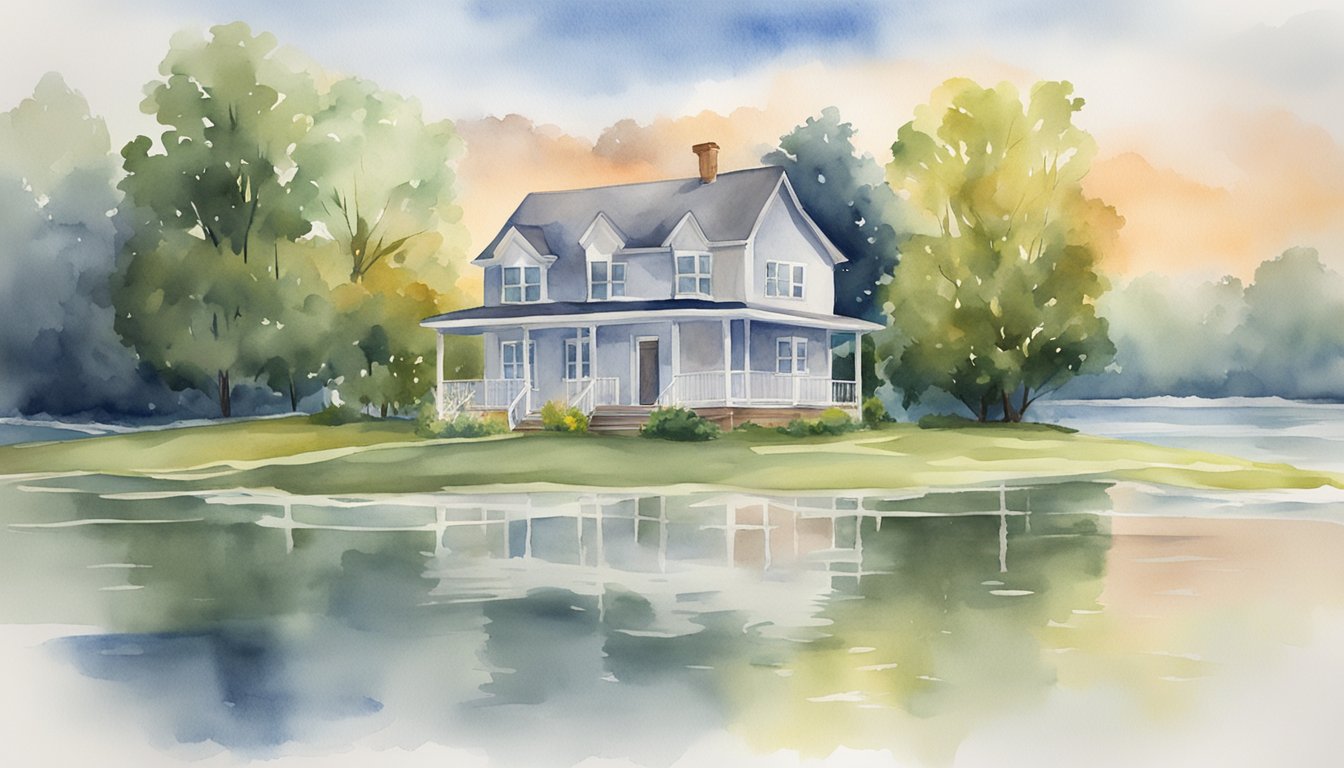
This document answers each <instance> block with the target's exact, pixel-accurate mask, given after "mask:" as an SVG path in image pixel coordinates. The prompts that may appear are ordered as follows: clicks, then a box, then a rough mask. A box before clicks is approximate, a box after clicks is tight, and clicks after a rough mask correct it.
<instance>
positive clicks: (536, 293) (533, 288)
mask: <svg viewBox="0 0 1344 768" xmlns="http://www.w3.org/2000/svg"><path fill="white" fill-rule="evenodd" d="M527 300H528V301H541V286H540V285H535V284H529V285H528V286H527Z"/></svg>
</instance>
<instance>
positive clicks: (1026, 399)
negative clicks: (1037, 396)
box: [1017, 387, 1031, 421]
mask: <svg viewBox="0 0 1344 768" xmlns="http://www.w3.org/2000/svg"><path fill="white" fill-rule="evenodd" d="M1030 395H1031V387H1023V388H1022V407H1020V408H1018V409H1017V420H1018V421H1021V420H1022V417H1023V416H1026V415H1027V409H1028V408H1030V407H1031V398H1030Z"/></svg>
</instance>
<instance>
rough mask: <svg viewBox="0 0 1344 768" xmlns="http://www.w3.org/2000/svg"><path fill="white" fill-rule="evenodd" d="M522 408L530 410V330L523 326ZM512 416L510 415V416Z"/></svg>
mask: <svg viewBox="0 0 1344 768" xmlns="http://www.w3.org/2000/svg"><path fill="white" fill-rule="evenodd" d="M523 391H524V392H526V393H527V394H525V395H523V410H524V411H526V412H527V413H531V412H532V332H531V331H529V330H528V328H527V326H523ZM510 418H512V417H510Z"/></svg>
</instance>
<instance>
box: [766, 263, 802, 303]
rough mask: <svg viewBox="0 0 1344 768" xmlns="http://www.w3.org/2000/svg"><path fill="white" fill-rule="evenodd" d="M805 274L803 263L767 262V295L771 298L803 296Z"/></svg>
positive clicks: (798, 297) (799, 297)
mask: <svg viewBox="0 0 1344 768" xmlns="http://www.w3.org/2000/svg"><path fill="white" fill-rule="evenodd" d="M803 275H804V273H803V265H802V264H791V263H789V262H787V261H767V262H765V295H766V296H769V297H771V298H784V299H801V298H803Z"/></svg>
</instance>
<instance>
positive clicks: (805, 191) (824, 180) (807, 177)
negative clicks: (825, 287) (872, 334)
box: [761, 107, 911, 322]
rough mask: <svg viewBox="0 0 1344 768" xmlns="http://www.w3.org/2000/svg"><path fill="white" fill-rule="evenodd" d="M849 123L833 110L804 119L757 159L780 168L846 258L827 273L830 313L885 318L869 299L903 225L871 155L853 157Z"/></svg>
mask: <svg viewBox="0 0 1344 768" xmlns="http://www.w3.org/2000/svg"><path fill="white" fill-rule="evenodd" d="M853 136H854V127H853V126H852V125H851V124H849V123H844V122H841V121H840V111H839V110H838V109H836V108H835V107H827V108H826V109H824V110H822V112H821V115H820V116H819V117H809V118H808V119H807V122H805V123H803V124H802V125H799V126H797V127H796V128H794V129H793V131H792V132H790V133H789V134H788V135H786V136H783V137H781V138H780V140H779V148H778V149H776V150H774V151H772V152H770V153H768V154H767V155H765V157H763V158H761V159H762V160H763V161H764V162H766V163H768V164H770V165H777V166H779V167H781V168H783V169H784V170H785V171H786V172H787V173H788V175H789V182H790V183H791V184H792V185H793V189H794V191H795V192H796V193H797V194H798V199H799V201H800V202H802V204H803V207H804V208H806V209H807V212H808V214H809V215H810V216H812V218H813V220H814V221H815V222H816V223H817V226H818V227H820V228H821V231H822V232H824V233H825V234H826V237H828V238H830V240H831V242H833V243H835V245H836V247H838V248H839V249H840V251H841V252H842V253H844V254H845V255H846V256H847V257H849V261H848V262H845V263H843V264H840V265H839V266H838V267H837V268H836V271H835V311H836V312H838V313H839V314H842V315H849V316H851V317H862V318H865V319H868V320H873V321H874V322H883V321H884V320H885V318H884V316H883V313H882V304H881V302H880V301H876V300H875V299H876V297H877V294H878V293H879V290H880V289H879V284H880V283H882V282H883V281H884V280H886V279H887V278H889V277H890V275H891V273H892V270H893V269H895V267H896V264H897V262H898V261H899V260H900V252H899V247H898V246H899V243H900V240H901V239H902V238H903V237H904V236H905V235H906V233H907V232H908V231H909V227H910V224H911V222H910V217H909V215H908V214H907V212H906V210H905V206H904V205H903V203H902V202H901V200H899V199H898V198H897V197H896V195H895V193H894V192H892V189H891V187H889V186H888V185H887V183H886V181H885V180H884V179H883V177H882V167H881V166H879V165H878V164H877V161H875V160H874V159H873V158H872V156H871V155H866V154H865V155H858V154H857V153H856V151H855V149H854V144H853V141H852V139H853Z"/></svg>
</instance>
